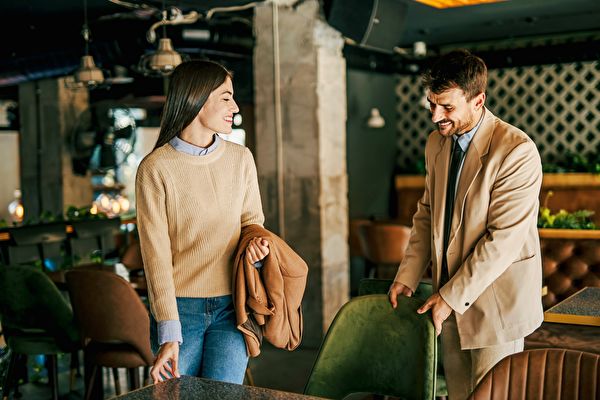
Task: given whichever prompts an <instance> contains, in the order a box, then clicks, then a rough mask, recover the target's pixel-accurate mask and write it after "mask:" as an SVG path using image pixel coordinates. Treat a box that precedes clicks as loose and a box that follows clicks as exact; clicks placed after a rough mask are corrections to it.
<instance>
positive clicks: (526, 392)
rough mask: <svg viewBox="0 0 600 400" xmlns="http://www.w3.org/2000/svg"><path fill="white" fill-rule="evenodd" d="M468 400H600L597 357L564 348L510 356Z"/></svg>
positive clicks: (491, 372)
mask: <svg viewBox="0 0 600 400" xmlns="http://www.w3.org/2000/svg"><path fill="white" fill-rule="evenodd" d="M470 399H471V400H483V399H486V400H488V399H491V400H525V399H555V400H561V399H563V400H567V399H580V400H586V399H589V400H593V399H600V355H598V354H592V353H585V352H582V351H575V350H565V349H535V350H526V351H524V352H522V353H517V354H513V355H510V356H508V357H506V358H504V359H503V360H501V361H500V362H499V363H498V364H496V365H495V366H494V368H492V369H491V370H490V371H489V372H488V373H487V374H486V375H485V376H484V377H483V379H482V381H481V382H480V383H479V385H477V388H475V391H474V392H473V394H471V397H470Z"/></svg>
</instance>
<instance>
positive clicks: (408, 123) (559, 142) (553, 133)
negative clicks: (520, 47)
mask: <svg viewBox="0 0 600 400" xmlns="http://www.w3.org/2000/svg"><path fill="white" fill-rule="evenodd" d="M396 94H397V96H398V108H397V110H398V137H399V139H398V167H399V168H400V169H401V170H407V169H408V170H410V169H411V165H412V164H414V162H415V160H417V159H418V158H419V157H422V155H423V150H424V142H425V138H426V136H427V134H428V132H429V131H430V130H431V129H433V124H432V123H431V121H430V119H429V118H430V117H429V111H428V110H427V109H426V108H425V107H423V105H422V104H420V103H421V102H422V101H421V100H422V98H423V93H422V89H421V87H420V80H419V78H418V77H415V76H400V77H399V78H398V85H397V87H396ZM487 95H488V97H487V101H486V104H487V106H488V107H489V108H490V110H491V111H492V112H493V113H494V114H496V115H497V116H499V117H500V118H502V119H504V120H505V121H507V122H509V123H511V124H513V125H515V126H517V127H519V128H521V129H522V130H524V131H525V132H527V134H529V135H530V136H531V138H532V139H533V140H534V141H535V143H536V145H537V146H538V149H539V151H540V154H541V156H542V160H543V161H544V162H555V161H558V160H561V159H562V158H563V157H564V155H565V153H566V152H567V151H570V152H573V153H582V154H584V155H589V154H591V153H596V152H599V151H600V63H598V62H585V63H572V64H556V65H543V66H542V65H540V66H533V67H519V68H504V69H496V70H491V71H489V82H488V91H487Z"/></svg>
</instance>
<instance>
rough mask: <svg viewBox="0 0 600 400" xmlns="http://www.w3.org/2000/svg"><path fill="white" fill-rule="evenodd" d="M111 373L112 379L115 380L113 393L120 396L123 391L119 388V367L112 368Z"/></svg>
mask: <svg viewBox="0 0 600 400" xmlns="http://www.w3.org/2000/svg"><path fill="white" fill-rule="evenodd" d="M112 373H113V379H114V380H115V393H116V395H117V396H120V395H121V394H122V393H123V392H122V390H121V381H120V379H119V369H118V368H113V369H112Z"/></svg>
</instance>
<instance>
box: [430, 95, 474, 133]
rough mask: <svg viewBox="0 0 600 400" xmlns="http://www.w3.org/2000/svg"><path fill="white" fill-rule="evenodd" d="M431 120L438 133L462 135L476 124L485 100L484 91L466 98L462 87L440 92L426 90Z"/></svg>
mask: <svg viewBox="0 0 600 400" xmlns="http://www.w3.org/2000/svg"><path fill="white" fill-rule="evenodd" d="M427 100H428V101H429V110H430V111H431V120H432V121H433V123H434V124H436V125H437V127H438V130H439V132H440V134H442V135H443V136H446V137H449V136H452V135H462V134H463V133H465V132H468V131H470V130H471V129H473V128H474V127H475V125H477V122H479V118H480V117H481V109H482V107H483V104H484V102H485V93H479V94H478V95H477V96H475V97H474V98H472V99H471V100H467V98H466V96H465V93H464V92H463V90H462V89H460V88H458V87H454V88H452V89H448V90H445V91H443V92H441V93H433V92H431V91H427Z"/></svg>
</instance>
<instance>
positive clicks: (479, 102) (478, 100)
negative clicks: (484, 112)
mask: <svg viewBox="0 0 600 400" xmlns="http://www.w3.org/2000/svg"><path fill="white" fill-rule="evenodd" d="M474 100H475V109H476V110H479V109H480V108H481V107H483V105H484V104H485V92H481V93H479V94H478V95H477V96H475V99H474Z"/></svg>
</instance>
